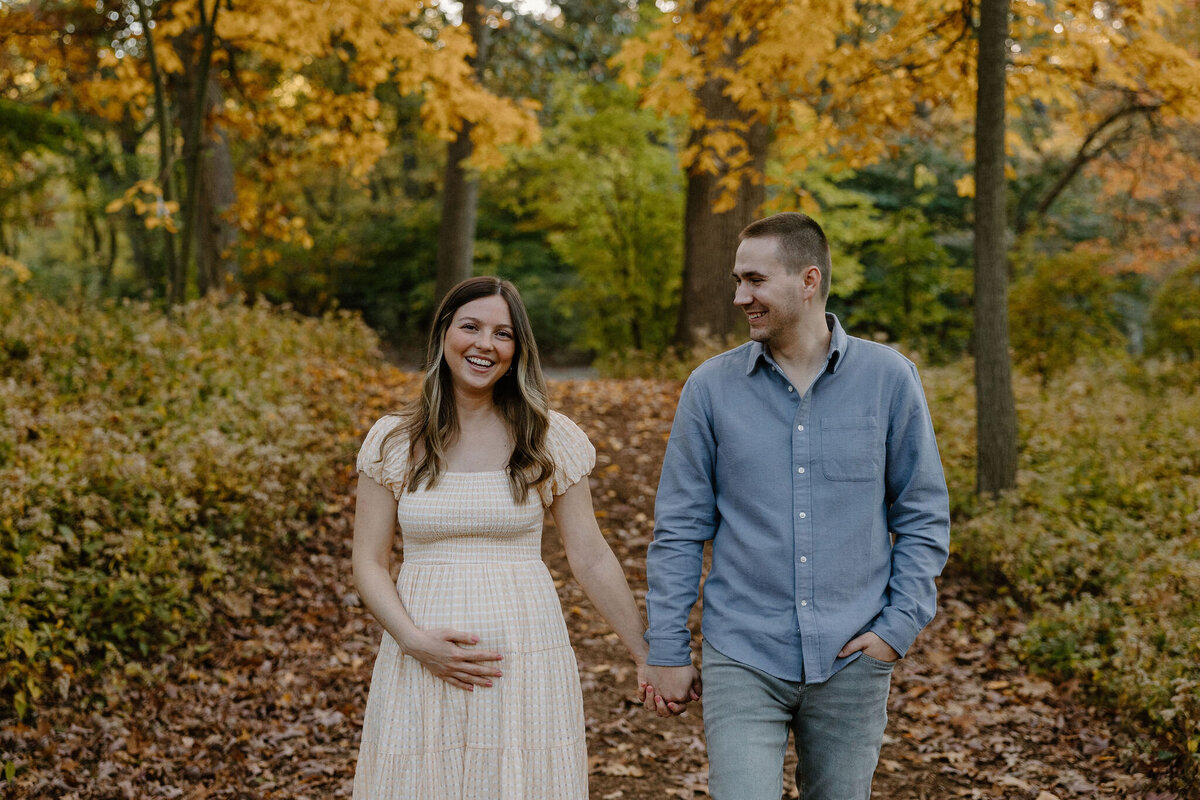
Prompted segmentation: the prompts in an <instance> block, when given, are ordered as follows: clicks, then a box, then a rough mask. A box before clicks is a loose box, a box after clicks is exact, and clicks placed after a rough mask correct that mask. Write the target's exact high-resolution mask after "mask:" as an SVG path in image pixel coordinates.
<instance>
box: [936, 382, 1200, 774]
mask: <svg viewBox="0 0 1200 800" xmlns="http://www.w3.org/2000/svg"><path fill="white" fill-rule="evenodd" d="M923 376H924V378H925V383H926V389H927V391H928V393H929V396H930V402H931V406H932V411H933V415H934V420H935V423H936V424H937V428H938V442H939V445H940V447H941V449H942V456H943V463H944V464H945V466H946V470H947V479H948V481H949V483H950V487H951V495H952V504H953V509H954V512H955V527H954V530H953V533H952V541H953V548H954V553H955V555H956V556H957V557H958V558H959V559H961V561H962V563H963V564H964V565H965V566H966V567H967V568H968V569H969V570H970V571H971V572H972V573H973V574H974V575H975V576H976V577H977V578H979V579H981V580H982V581H983V582H984V583H985V584H986V585H989V586H992V587H994V588H996V589H997V590H998V591H1000V592H1004V593H1006V594H1007V595H1008V596H1009V597H1011V598H1012V600H1013V601H1014V602H1016V603H1018V604H1019V605H1021V606H1022V607H1024V608H1025V609H1027V611H1028V624H1027V626H1026V629H1025V631H1024V633H1023V634H1022V635H1021V636H1020V637H1019V638H1018V639H1017V640H1015V641H1013V642H1012V643H1011V645H1012V647H1013V649H1014V651H1015V652H1016V653H1017V654H1019V655H1020V656H1021V657H1022V658H1023V659H1024V660H1026V661H1027V663H1029V664H1030V665H1031V666H1033V667H1035V668H1037V669H1040V670H1043V671H1045V672H1047V673H1050V674H1053V675H1057V676H1059V677H1061V678H1063V679H1074V680H1075V681H1076V682H1077V684H1078V685H1079V686H1080V687H1081V688H1082V689H1083V690H1084V691H1085V692H1087V693H1088V694H1090V695H1091V696H1092V698H1093V699H1095V700H1097V701H1099V702H1101V703H1103V704H1106V705H1109V706H1110V707H1112V708H1114V709H1115V710H1116V711H1117V712H1119V713H1120V715H1121V717H1122V718H1123V719H1124V720H1125V723H1126V725H1127V726H1128V727H1129V729H1130V730H1131V731H1132V732H1134V733H1135V734H1140V735H1141V737H1142V739H1141V741H1142V743H1143V746H1144V749H1145V750H1146V751H1147V752H1146V753H1145V755H1148V756H1149V757H1152V758H1159V759H1162V760H1165V761H1172V762H1174V764H1175V765H1176V766H1177V767H1178V768H1179V770H1180V772H1181V774H1182V775H1183V776H1185V778H1186V777H1189V776H1190V777H1191V778H1193V779H1194V778H1195V777H1197V776H1200V756H1198V755H1197V750H1198V749H1200V447H1198V445H1197V443H1198V442H1200V369H1197V366H1196V365H1194V364H1173V363H1169V362H1146V363H1145V364H1133V363H1129V362H1126V361H1123V360H1120V359H1113V360H1108V361H1103V362H1093V363H1088V364H1079V365H1076V366H1075V367H1073V368H1072V369H1071V370H1069V371H1068V372H1066V373H1065V374H1063V375H1061V376H1059V377H1057V378H1055V379H1052V380H1051V381H1050V382H1049V383H1048V384H1047V385H1046V386H1044V387H1043V386H1042V385H1041V384H1040V383H1038V382H1037V381H1035V380H1033V379H1030V378H1023V377H1020V376H1018V377H1017V385H1016V394H1017V407H1018V416H1019V420H1020V431H1021V461H1020V473H1019V477H1018V488H1017V489H1016V490H1015V491H1014V492H1012V493H1010V494H1008V495H1006V496H1004V497H1001V498H999V499H997V500H994V501H981V500H979V499H978V498H976V497H975V495H974V481H975V475H974V469H975V461H974V447H975V445H974V436H975V431H974V417H975V413H974V390H973V386H972V380H971V373H970V368H969V365H959V366H955V367H949V368H944V369H927V370H924V371H923Z"/></svg>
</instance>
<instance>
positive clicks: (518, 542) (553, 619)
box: [354, 412, 596, 800]
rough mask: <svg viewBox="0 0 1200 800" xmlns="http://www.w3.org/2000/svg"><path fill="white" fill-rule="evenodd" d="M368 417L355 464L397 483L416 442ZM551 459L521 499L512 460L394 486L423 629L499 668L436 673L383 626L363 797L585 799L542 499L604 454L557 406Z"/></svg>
mask: <svg viewBox="0 0 1200 800" xmlns="http://www.w3.org/2000/svg"><path fill="white" fill-rule="evenodd" d="M398 424H399V419H398V418H397V417H390V416H389V417H384V418H383V419H381V420H379V421H378V422H377V423H375V425H374V426H373V427H372V428H371V430H370V432H369V433H368V434H367V438H366V441H365V442H364V443H363V446H362V450H361V451H360V452H359V456H358V470H359V472H360V473H362V474H364V475H368V476H370V477H371V478H373V479H374V480H375V481H377V482H378V483H379V484H381V485H383V486H386V487H388V488H390V489H392V491H393V493H395V492H397V490H398V488H399V485H400V480H401V476H402V475H403V473H404V467H405V460H406V458H407V455H408V443H407V441H404V440H403V439H404V437H403V436H400V435H398V436H395V437H393V438H392V439H391V441H390V442H389V443H388V452H387V457H386V458H385V459H383V460H382V461H380V459H379V456H380V443H381V442H382V440H383V438H384V436H385V435H386V434H387V433H388V432H390V431H391V430H392V429H393V428H394V427H395V426H396V425H398ZM546 436H547V445H548V446H549V449H550V452H551V454H552V455H553V458H554V463H555V465H556V469H555V471H554V475H553V478H552V479H551V481H549V482H548V484H547V485H544V486H543V487H542V489H541V490H540V492H537V493H535V492H532V491H531V492H530V494H529V497H528V499H527V501H526V502H525V503H523V504H520V505H518V504H516V503H514V502H513V499H512V493H511V491H510V490H509V485H508V476H507V475H506V473H505V472H504V471H501V470H497V471H494V472H449V473H445V474H443V475H442V477H441V479H440V480H439V481H438V483H437V485H436V486H435V487H434V488H433V489H423V490H421V491H417V492H407V493H404V494H402V495H398V496H397V500H398V502H399V508H398V510H397V519H398V521H399V524H400V530H401V534H402V537H403V542H404V560H403V564H402V565H401V568H400V574H399V576H398V578H397V579H396V589H397V590H398V591H399V593H400V599H401V600H402V601H403V602H404V607H405V608H406V609H407V610H408V613H409V615H410V616H411V617H412V619H413V622H415V623H416V624H417V626H418V627H421V628H453V629H455V630H458V631H463V632H466V633H473V634H476V635H477V636H479V643H478V644H477V645H476V647H478V648H480V649H484V650H495V651H498V652H499V653H501V654H502V655H503V656H504V659H503V660H502V661H501V662H499V666H500V670H501V671H502V672H503V673H504V674H503V676H502V677H500V678H496V679H494V684H493V686H491V687H490V688H483V687H476V688H475V691H473V692H468V691H465V690H463V689H458V688H455V687H453V686H451V685H450V684H448V683H446V682H445V681H442V680H440V679H438V678H435V677H434V676H433V675H432V674H430V672H429V671H428V670H426V669H425V668H424V667H423V666H422V665H421V664H420V663H419V662H418V661H417V660H416V659H414V658H412V657H411V656H407V655H404V654H402V653H401V652H400V649H399V647H398V646H397V644H396V641H395V640H394V639H393V638H392V637H391V636H390V635H389V634H387V633H384V635H383V641H382V642H381V643H380V647H379V656H378V657H377V658H376V661H375V670H374V674H373V675H372V677H371V692H370V696H369V697H368V699H367V709H366V716H365V719H364V721H363V731H362V742H361V745H360V747H359V754H358V768H357V770H356V772H355V775H354V798H355V800H385V799H386V800H451V799H452V800H537V799H538V798H545V800H587V797H588V787H587V751H586V747H585V742H584V729H583V695H582V693H581V692H580V688H579V673H578V670H577V668H576V664H575V653H574V651H573V650H572V649H571V643H570V641H569V639H568V638H567V628H566V624H565V623H564V622H563V615H562V608H561V606H560V605H559V600H558V594H557V593H556V592H555V589H554V582H553V580H551V578H550V573H549V571H548V570H547V569H546V566H545V564H544V563H543V562H542V557H541V538H542V519H543V517H544V514H545V508H546V506H548V505H549V504H550V503H551V502H552V501H553V499H554V497H553V496H554V495H558V494H562V493H563V492H565V491H566V490H567V489H568V488H569V487H570V486H571V485H572V484H574V483H575V482H577V481H579V480H580V479H581V478H583V477H584V476H585V475H587V474H588V473H589V472H590V471H591V469H592V466H593V464H594V463H595V459H596V452H595V450H594V449H593V448H592V445H591V443H590V442H589V441H588V439H587V436H586V435H585V434H584V433H583V431H581V430H580V429H579V428H578V427H577V426H576V425H575V424H574V423H573V422H571V421H570V420H569V419H567V418H566V417H564V416H563V415H561V414H558V413H556V412H551V413H550V426H549V429H548V431H547V435H546Z"/></svg>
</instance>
